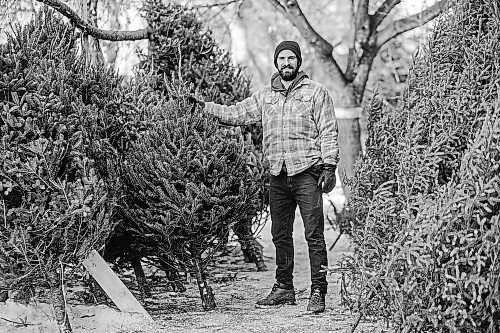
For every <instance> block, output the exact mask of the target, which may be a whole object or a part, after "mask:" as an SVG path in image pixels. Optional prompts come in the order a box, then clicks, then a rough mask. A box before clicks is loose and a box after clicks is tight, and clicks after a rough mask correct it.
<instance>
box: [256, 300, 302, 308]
mask: <svg viewBox="0 0 500 333" xmlns="http://www.w3.org/2000/svg"><path fill="white" fill-rule="evenodd" d="M280 305H297V303H296V302H295V301H284V302H280V303H277V304H272V305H261V304H255V307H256V308H257V309H269V308H275V307H277V306H280Z"/></svg>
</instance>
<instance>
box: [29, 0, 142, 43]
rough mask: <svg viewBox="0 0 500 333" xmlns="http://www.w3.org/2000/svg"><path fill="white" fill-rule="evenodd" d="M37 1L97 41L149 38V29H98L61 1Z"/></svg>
mask: <svg viewBox="0 0 500 333" xmlns="http://www.w3.org/2000/svg"><path fill="white" fill-rule="evenodd" d="M36 1H38V2H41V3H43V4H45V5H47V6H50V7H52V8H54V9H55V10H57V11H58V12H59V13H61V14H62V15H64V16H66V17H67V18H68V19H69V20H70V21H71V23H73V24H74V25H75V26H76V27H77V28H79V29H81V30H82V31H83V32H84V33H86V34H88V35H90V36H92V37H94V38H97V39H101V40H109V41H115V42H116V41H122V40H140V39H147V38H148V36H149V31H148V29H140V30H135V31H113V30H102V29H98V28H96V27H95V26H92V25H90V24H89V23H88V22H85V21H84V20H82V19H81V18H80V17H79V16H78V14H77V13H76V12H75V11H74V10H72V9H71V8H70V7H68V6H67V5H66V4H65V3H62V2H61V1H59V0H36Z"/></svg>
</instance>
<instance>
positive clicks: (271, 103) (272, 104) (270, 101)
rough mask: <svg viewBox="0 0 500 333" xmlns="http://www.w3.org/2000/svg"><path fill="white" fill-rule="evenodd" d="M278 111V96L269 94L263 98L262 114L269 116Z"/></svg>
mask: <svg viewBox="0 0 500 333" xmlns="http://www.w3.org/2000/svg"><path fill="white" fill-rule="evenodd" d="M277 110H278V95H277V94H271V95H268V96H266V97H264V114H265V115H267V116H270V115H272V114H274V113H275V112H276V111H277Z"/></svg>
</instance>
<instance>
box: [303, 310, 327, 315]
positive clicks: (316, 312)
mask: <svg viewBox="0 0 500 333" xmlns="http://www.w3.org/2000/svg"><path fill="white" fill-rule="evenodd" d="M324 312H325V310H323V311H313V310H306V313H308V314H320V313H324Z"/></svg>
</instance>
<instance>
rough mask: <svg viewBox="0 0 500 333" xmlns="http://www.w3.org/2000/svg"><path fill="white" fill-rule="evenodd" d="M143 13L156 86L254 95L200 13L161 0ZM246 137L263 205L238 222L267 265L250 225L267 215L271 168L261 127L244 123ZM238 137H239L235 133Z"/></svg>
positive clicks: (229, 100)
mask: <svg viewBox="0 0 500 333" xmlns="http://www.w3.org/2000/svg"><path fill="white" fill-rule="evenodd" d="M144 12H145V16H146V19H147V21H148V25H149V27H150V28H151V31H153V32H152V34H151V35H150V37H149V48H148V54H147V55H142V59H143V60H142V62H141V65H140V67H141V69H142V70H143V71H144V72H145V73H148V74H150V73H153V74H154V75H155V76H156V78H157V80H156V83H155V89H157V90H158V91H161V92H162V93H163V94H165V95H168V94H169V92H168V89H167V85H168V82H171V81H172V80H180V81H182V82H183V83H185V84H187V85H188V86H189V87H190V89H189V90H187V91H185V94H195V93H196V94H199V95H201V96H203V98H204V99H205V100H209V101H213V102H216V103H223V104H234V103H236V102H237V101H240V100H242V99H244V98H246V97H248V96H249V95H250V89H249V86H250V81H249V80H248V78H246V77H245V76H244V75H243V71H242V68H241V67H240V66H235V65H233V63H232V61H231V57H230V56H229V54H228V53H227V52H225V51H223V50H222V49H221V48H220V47H219V46H218V44H217V43H216V41H215V40H214V38H213V37H212V35H211V34H212V32H211V31H210V30H209V29H207V28H206V27H204V26H203V24H202V22H200V21H199V20H198V19H197V18H196V13H195V12H192V11H190V10H189V9H187V8H186V7H184V6H181V5H178V4H175V3H169V4H164V3H163V2H162V1H157V0H149V1H146V2H145V6H144ZM242 130H243V135H244V136H245V137H247V138H249V139H248V140H246V142H245V149H246V151H247V152H246V155H247V165H248V168H247V169H248V173H250V175H249V176H250V177H252V178H254V179H255V180H256V181H257V182H258V184H259V196H260V202H259V209H258V210H257V215H256V214H255V213H252V215H248V216H242V218H241V220H240V221H239V222H238V223H237V224H235V225H234V228H233V230H234V232H235V234H236V236H237V237H238V240H239V242H240V244H241V247H242V250H243V252H244V254H245V258H246V259H248V261H252V262H255V263H256V265H257V268H258V269H260V270H265V269H266V266H265V264H264V261H263V258H262V251H261V249H260V248H259V247H258V246H256V242H255V238H254V236H253V232H254V231H253V230H252V229H254V230H255V229H258V225H259V224H260V223H261V222H262V221H265V219H266V218H267V209H266V207H267V201H268V200H267V195H268V192H267V188H266V185H267V182H268V171H269V170H268V167H267V166H266V163H265V160H264V156H263V154H262V151H261V149H262V147H261V141H262V129H261V126H260V125H259V126H257V125H251V126H246V127H243V128H242ZM220 131H221V132H222V133H223V135H229V136H230V137H231V136H232V137H234V135H233V134H232V133H233V129H230V128H227V127H224V125H222V126H221V127H220ZM236 140H240V139H239V138H236Z"/></svg>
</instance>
